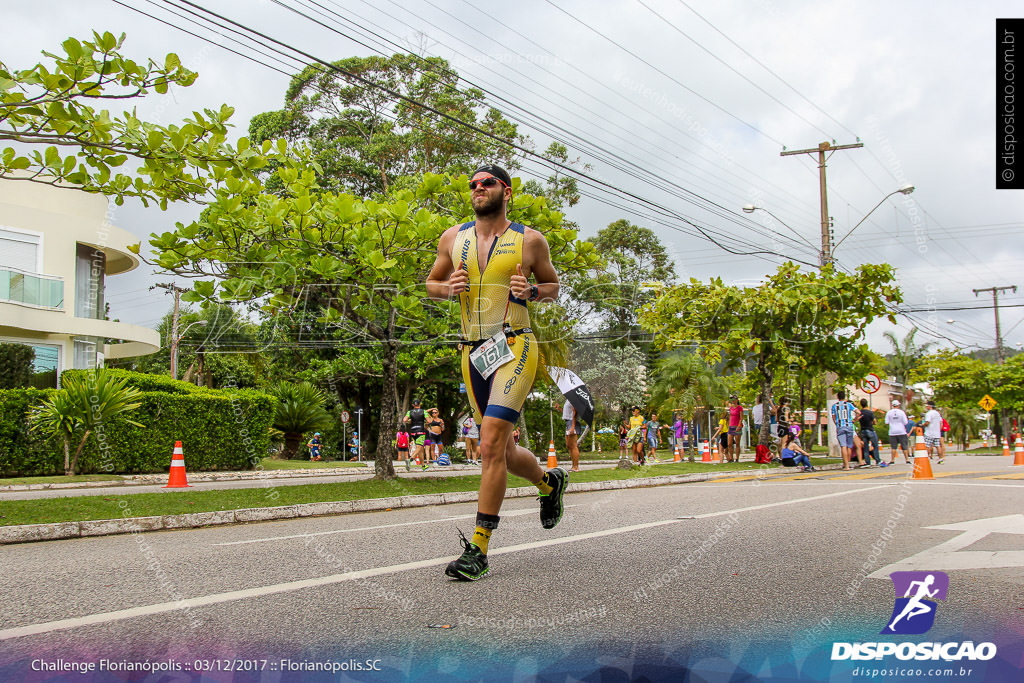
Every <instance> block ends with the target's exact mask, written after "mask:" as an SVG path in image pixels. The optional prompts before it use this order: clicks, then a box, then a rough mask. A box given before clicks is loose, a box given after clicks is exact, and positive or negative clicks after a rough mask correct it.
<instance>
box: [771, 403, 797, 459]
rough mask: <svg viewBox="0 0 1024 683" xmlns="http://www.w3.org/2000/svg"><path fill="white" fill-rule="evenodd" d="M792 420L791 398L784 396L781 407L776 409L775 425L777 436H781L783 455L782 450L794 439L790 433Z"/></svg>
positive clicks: (780, 443) (780, 446) (780, 445)
mask: <svg viewBox="0 0 1024 683" xmlns="http://www.w3.org/2000/svg"><path fill="white" fill-rule="evenodd" d="M790 419H791V415H790V408H789V398H787V397H786V396H782V397H780V398H779V405H778V406H777V407H776V408H775V424H776V429H777V430H778V431H777V432H776V434H778V435H779V453H780V454H781V453H782V449H783V448H785V447H786V446H787V445H788V444H789V442H790V440H791V439H792V438H793V435H792V434H790V433H789V424H790ZM780 457H781V456H780Z"/></svg>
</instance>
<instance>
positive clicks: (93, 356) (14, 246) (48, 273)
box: [0, 180, 160, 386]
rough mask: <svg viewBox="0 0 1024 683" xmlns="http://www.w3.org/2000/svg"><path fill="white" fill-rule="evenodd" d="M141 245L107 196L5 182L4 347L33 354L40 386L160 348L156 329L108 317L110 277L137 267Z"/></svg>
mask: <svg viewBox="0 0 1024 683" xmlns="http://www.w3.org/2000/svg"><path fill="white" fill-rule="evenodd" d="M137 242H138V239H136V238H135V237H134V236H133V235H131V234H130V233H128V232H126V231H124V230H121V229H120V228H115V227H114V226H112V225H110V224H109V222H108V221H107V198H106V197H104V196H103V195H96V194H88V193H85V192H81V191H79V190H74V189H64V188H55V187H50V186H47V185H41V184H38V183H31V182H28V181H22V180H0V342H17V343H22V344H27V345H29V346H31V347H32V348H33V349H34V350H35V353H36V356H35V369H36V373H37V377H36V384H37V386H55V385H56V377H57V376H59V375H60V373H61V372H62V371H63V370H65V369H68V368H91V367H97V366H102V364H103V360H104V358H126V357H130V356H142V355H146V354H149V353H153V352H155V351H157V350H158V349H159V348H160V335H159V333H158V332H157V331H156V330H151V329H148V328H145V327H139V326H137V325H129V324H127V323H120V322H111V321H107V320H103V316H104V308H105V307H104V289H105V285H106V278H107V277H108V276H110V275H117V274H119V273H126V272H128V271H130V270H132V269H134V268H136V267H138V265H139V259H138V257H136V256H135V255H134V254H132V253H131V252H130V251H128V245H129V244H134V243H137ZM111 340H114V342H113V343H109V342H110V341H111Z"/></svg>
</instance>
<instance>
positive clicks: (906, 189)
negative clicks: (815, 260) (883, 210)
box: [832, 183, 915, 254]
mask: <svg viewBox="0 0 1024 683" xmlns="http://www.w3.org/2000/svg"><path fill="white" fill-rule="evenodd" d="M914 189H915V188H914V186H913V185H910V184H909V183H908V184H906V185H904V186H903V187H901V188H900V189H898V190H893V191H892V192H890V193H889V194H887V195H885V196H884V197H882V201H880V202H878V203H877V204H875V206H874V208H872V209H871V210H870V211H868V212H867V213H866V214H864V218H861V219H860V220H859V221H858V222H857V225H855V226H853V227H852V228H850V232H848V233H846V234H845V235H843V238H842V239H841V240H839V241H838V242H836V243H835V245H834V246H833V247H832V253H833V254H835V253H836V249H838V248H839V245H840V244H842V243H843V242H844V241H845V240H846V238H847V237H849V236H850V235H852V234H853V231H854V230H856V229H857V228H859V227H860V224H861V223H863V222H864V221H866V220H867V219H868V216H870V215H871V214H873V213H874V212H875V209H877V208H878V207H880V206H881V205H882V204H883V203H884V202H885V200H886V199H888V198H889V197H891V196H893V195H894V194H910V193H911V192H913V191H914Z"/></svg>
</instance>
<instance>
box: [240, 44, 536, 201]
mask: <svg viewBox="0 0 1024 683" xmlns="http://www.w3.org/2000/svg"><path fill="white" fill-rule="evenodd" d="M333 66H334V67H335V68H333V69H332V68H328V67H326V66H324V65H322V64H311V65H309V66H307V67H306V68H305V69H303V70H302V71H301V72H299V73H298V74H296V75H295V76H294V77H293V78H292V80H291V83H290V84H289V85H288V89H287V91H286V92H285V106H284V108H283V109H281V110H278V111H270V112H264V113H262V114H257V115H256V116H254V117H253V118H252V121H251V122H250V124H249V135H250V137H251V138H252V140H253V142H262V141H263V140H270V139H274V138H279V137H283V138H286V139H288V140H290V141H293V142H298V141H302V142H305V143H308V144H309V145H310V147H311V148H312V150H313V158H314V159H315V160H316V162H317V163H318V164H319V165H320V167H321V168H322V169H323V174H322V175H321V176H320V178H319V179H318V182H319V183H320V185H321V186H322V187H323V188H324V189H327V190H330V191H332V192H350V193H352V194H354V195H356V196H359V197H373V196H376V195H379V194H382V193H385V192H387V191H389V190H390V189H392V187H393V186H394V184H395V183H396V182H398V181H400V180H402V179H404V180H403V182H406V183H409V179H412V182H413V183H414V184H415V182H418V179H419V178H421V177H422V176H423V175H424V174H427V173H434V174H444V173H453V174H456V175H457V174H459V173H467V172H470V171H472V170H473V168H475V167H476V165H477V164H479V163H480V162H481V160H487V161H490V162H493V163H498V164H501V165H503V166H505V167H506V168H507V169H508V170H510V171H511V170H514V169H515V168H517V167H518V162H517V155H518V153H517V152H516V150H515V148H514V147H513V146H512V145H511V144H509V143H511V142H515V143H517V144H524V143H526V142H527V141H526V139H525V138H523V137H522V136H520V135H519V134H518V132H517V131H516V127H515V125H514V124H513V123H511V122H510V121H508V120H507V119H506V118H504V117H503V116H502V115H501V113H500V112H499V111H498V110H496V109H494V108H488V107H486V106H485V105H484V102H483V92H482V91H480V90H479V89H477V88H466V87H462V86H461V82H460V78H459V75H458V73H456V72H455V71H454V70H453V69H452V68H451V67H450V65H449V64H448V62H447V61H445V60H444V59H441V58H439V57H426V58H424V57H418V56H416V55H410V54H396V55H392V56H391V57H378V56H374V57H349V58H347V59H341V60H338V61H336V62H334V63H333ZM342 72H347V73H349V74H353V75H354V76H357V77H358V78H354V77H351V76H347V75H345V73H342ZM359 78H361V79H365V80H368V81H371V82H373V83H376V84H379V85H381V86H383V87H384V88H387V89H388V90H390V91H391V92H394V93H398V94H400V95H402V96H404V97H405V98H408V99H403V98H401V97H396V96H394V95H392V94H391V93H389V92H385V91H384V90H383V89H381V88H373V87H366V84H365V82H363V81H360V80H359ZM409 100H412V101H409ZM414 102H415V103H414ZM422 105H426V106H422ZM428 107H429V108H428ZM431 109H433V110H435V111H439V112H443V113H444V114H445V115H447V116H450V117H453V118H455V119H458V120H459V121H462V122H465V123H469V124H473V125H474V126H477V127H479V128H482V129H484V130H486V131H488V132H489V133H491V134H492V135H494V136H495V137H493V138H492V137H487V136H484V135H480V134H478V133H475V132H473V131H471V130H469V129H467V128H466V127H465V126H462V125H459V124H457V123H454V122H453V121H451V120H450V119H447V118H445V117H443V116H440V115H438V114H436V113H434V111H431Z"/></svg>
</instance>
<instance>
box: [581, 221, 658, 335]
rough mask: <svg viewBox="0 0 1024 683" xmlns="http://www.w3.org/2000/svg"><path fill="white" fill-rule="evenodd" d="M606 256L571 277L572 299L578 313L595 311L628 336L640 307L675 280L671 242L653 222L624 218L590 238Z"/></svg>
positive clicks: (611, 327) (603, 321) (606, 325)
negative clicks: (667, 242) (652, 226)
mask: <svg viewBox="0 0 1024 683" xmlns="http://www.w3.org/2000/svg"><path fill="white" fill-rule="evenodd" d="M587 241H588V242H590V243H591V244H593V245H594V249H595V250H596V252H597V253H598V254H600V256H601V259H602V262H601V264H600V265H599V266H597V267H596V268H593V269H591V270H590V271H588V272H586V273H581V274H579V275H576V276H574V277H572V278H571V279H569V280H567V282H566V284H567V288H566V296H565V298H568V299H570V300H571V303H569V304H567V306H569V307H570V308H571V309H574V312H575V315H577V317H579V318H585V317H588V316H590V315H595V316H596V317H597V318H599V319H600V321H601V323H600V326H601V327H602V328H603V329H605V330H609V331H614V332H616V333H618V334H621V335H623V336H624V337H625V336H628V335H629V334H630V333H632V332H635V331H636V330H637V312H638V311H639V310H640V308H641V307H642V306H643V305H644V304H646V303H647V302H649V301H651V300H652V299H653V298H654V296H655V292H656V291H657V288H658V287H661V286H670V285H672V284H673V282H674V281H675V268H674V266H673V265H672V261H671V259H670V258H669V256H668V252H667V251H666V250H665V246H664V245H663V244H662V243H661V241H660V240H659V239H658V237H657V235H655V234H654V231H652V230H651V229H650V228H644V227H641V226H638V225H633V224H632V223H630V222H629V221H627V220H626V219H619V220H617V221H615V222H614V223H611V224H610V225H608V227H606V228H603V229H602V230H600V231H599V232H598V233H597V235H596V236H594V237H592V238H590V239H588V240H587Z"/></svg>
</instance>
